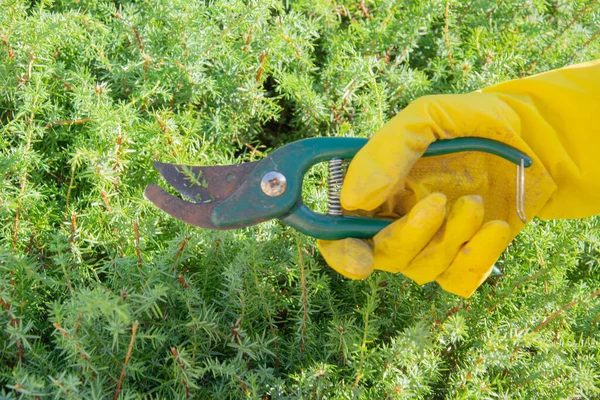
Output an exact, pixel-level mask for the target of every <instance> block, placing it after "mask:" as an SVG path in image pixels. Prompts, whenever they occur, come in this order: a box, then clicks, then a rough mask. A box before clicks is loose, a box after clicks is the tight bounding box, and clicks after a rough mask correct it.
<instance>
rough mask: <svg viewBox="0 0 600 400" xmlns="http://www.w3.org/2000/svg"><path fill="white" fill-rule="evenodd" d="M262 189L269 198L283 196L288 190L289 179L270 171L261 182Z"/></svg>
mask: <svg viewBox="0 0 600 400" xmlns="http://www.w3.org/2000/svg"><path fill="white" fill-rule="evenodd" d="M260 188H261V189H262V191H263V193H264V194H266V195H267V196H269V197H277V196H281V195H282V194H283V193H284V192H285V189H286V188H287V179H285V176H284V175H283V174H282V173H280V172H277V171H270V172H267V173H266V174H264V175H263V177H262V179H261V180H260Z"/></svg>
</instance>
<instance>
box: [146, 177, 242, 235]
mask: <svg viewBox="0 0 600 400" xmlns="http://www.w3.org/2000/svg"><path fill="white" fill-rule="evenodd" d="M144 195H145V196H146V198H147V199H148V200H150V201H151V202H152V203H154V205H155V206H156V207H158V208H160V209H161V210H163V211H164V212H166V213H167V214H169V215H170V216H172V217H174V218H177V219H178V220H180V221H183V222H185V223H187V224H190V225H194V226H199V227H201V228H208V229H221V230H222V229H235V228H243V227H246V226H248V225H249V224H237V225H234V226H230V227H227V228H223V227H219V226H216V225H214V224H213V223H212V220H211V213H212V212H213V210H214V209H215V208H216V207H217V206H218V205H219V204H220V203H221V201H212V202H209V203H204V204H201V203H200V204H199V203H191V202H189V201H185V200H181V199H179V198H177V197H175V196H172V195H171V194H169V193H167V192H166V191H165V190H164V189H163V188H161V187H160V186H158V185H155V184H150V185H148V186H147V187H146V190H145V191H144Z"/></svg>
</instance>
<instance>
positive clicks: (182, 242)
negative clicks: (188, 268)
mask: <svg viewBox="0 0 600 400" xmlns="http://www.w3.org/2000/svg"><path fill="white" fill-rule="evenodd" d="M188 240H190V235H187V236H186V237H185V238H183V240H182V241H181V243H180V244H179V249H177V252H176V253H175V257H173V263H174V264H176V263H177V260H179V257H181V253H182V252H183V249H184V248H185V245H186V244H187V242H188ZM173 269H175V267H173Z"/></svg>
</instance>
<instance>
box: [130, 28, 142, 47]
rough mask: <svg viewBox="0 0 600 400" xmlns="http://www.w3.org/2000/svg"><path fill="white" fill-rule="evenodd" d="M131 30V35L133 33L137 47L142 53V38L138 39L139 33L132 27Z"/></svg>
mask: <svg viewBox="0 0 600 400" xmlns="http://www.w3.org/2000/svg"><path fill="white" fill-rule="evenodd" d="M131 29H132V30H133V33H135V38H136V39H137V42H138V47H139V48H140V51H141V52H142V53H143V52H144V43H142V38H141V37H140V33H139V32H138V31H137V29H135V26H134V25H132V26H131Z"/></svg>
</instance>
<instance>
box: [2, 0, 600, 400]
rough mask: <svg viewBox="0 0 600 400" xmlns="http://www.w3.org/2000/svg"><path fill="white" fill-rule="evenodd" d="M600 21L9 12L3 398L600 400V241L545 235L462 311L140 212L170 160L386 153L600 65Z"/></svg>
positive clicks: (587, 8) (248, 10) (433, 3)
mask: <svg viewBox="0 0 600 400" xmlns="http://www.w3.org/2000/svg"><path fill="white" fill-rule="evenodd" d="M599 21H600V5H599V4H598V1H596V0H593V1H592V0H587V1H567V0H556V1H550V0H548V1H542V0H526V1H523V0H519V1H517V0H504V1H502V0H500V1H488V0H471V1H457V0H452V1H440V0H428V1H416V0H412V1H409V0H405V1H393V0H388V1H370V0H369V1H367V0H360V1H359V0H353V1H341V2H336V1H332V0H314V1H308V0H298V1H289V0H286V1H283V2H281V1H275V0H264V1H240V0H224V1H218V0H215V1H189V0H176V1H144V0H140V1H131V2H129V1H118V2H113V1H92V0H73V1H68V0H65V1H60V0H57V1H22V0H4V1H2V2H0V177H1V179H0V398H9V399H10V398H19V397H24V398H90V399H91V398H97V399H100V398H103V399H104V398H123V399H125V398H138V397H146V396H148V397H153V398H240V397H246V396H247V397H252V398H263V399H270V398H272V399H275V398H288V397H298V398H315V399H322V398H353V397H356V398H365V399H367V398H381V399H383V398H408V397H416V398H446V397H447V398H473V399H475V398H477V399H479V398H496V397H499V398H525V399H533V398H594V397H596V398H597V397H598V396H600V394H599V393H600V390H599V387H600V380H599V379H600V378H599V372H598V371H599V370H600V361H599V360H600V333H599V329H598V326H599V322H600V296H599V295H600V291H599V288H600V285H599V283H600V261H599V260H600V253H599V249H600V233H599V232H600V219H599V218H590V219H587V220H583V221H555V222H541V221H534V222H533V223H531V224H530V225H529V227H528V228H527V229H526V230H525V231H524V232H523V233H522V234H521V235H519V236H518V237H517V239H516V240H515V241H514V242H513V244H512V245H511V247H510V248H509V249H508V251H506V252H505V254H504V255H503V256H502V258H501V259H500V260H499V263H498V265H499V266H500V267H501V268H502V269H503V272H504V274H503V275H502V276H500V277H494V278H490V279H489V280H488V282H487V283H485V284H484V285H483V286H482V287H481V288H480V290H479V291H478V292H477V293H476V294H475V295H474V296H473V298H471V299H470V300H463V299H459V298H457V297H455V296H452V295H449V294H446V293H444V292H443V291H441V290H440V288H439V287H438V286H437V285H436V284H429V285H425V286H423V287H419V286H417V285H415V284H414V283H412V282H410V281H408V280H406V279H404V278H403V277H402V276H400V275H398V276H394V275H391V274H388V273H376V274H374V275H373V276H371V277H370V278H368V279H366V280H364V281H350V280H347V279H345V278H343V277H341V276H339V275H338V274H336V273H335V272H333V271H331V270H330V269H329V268H328V267H327V266H326V264H325V263H324V261H323V259H322V258H321V257H320V255H319V254H318V252H317V251H316V250H315V244H314V240H312V239H311V238H308V237H306V236H302V235H300V234H298V233H296V232H295V231H293V230H292V229H290V228H287V227H284V226H282V225H281V224H279V223H278V222H268V223H264V224H261V225H259V226H257V227H253V228H248V229H241V230H236V231H222V232H216V231H208V230H202V229H196V228H193V227H190V226H186V225H185V224H183V223H180V222H178V221H176V220H174V219H172V218H170V217H168V216H167V215H166V214H164V213H162V212H161V211H160V210H158V209H156V208H155V207H153V206H152V205H151V204H150V203H149V202H148V201H147V200H145V199H144V197H143V195H142V192H143V189H144V187H145V186H146V184H148V183H149V182H162V181H161V180H160V177H159V176H158V174H157V173H156V172H155V171H154V170H153V168H152V164H151V163H152V161H153V160H161V161H165V162H177V163H184V164H197V165H212V164H225V163H237V162H243V161H249V160H258V159H260V158H261V157H263V156H264V155H265V154H266V153H268V151H270V150H272V149H273V148H275V147H276V146H279V145H282V144H284V143H286V142H289V141H292V140H296V139H299V138H303V137H312V136H369V135H372V134H373V133H374V132H375V131H376V130H377V129H378V128H379V127H380V126H381V125H382V124H383V123H385V121H387V120H388V119H389V118H390V117H391V116H393V115H394V114H395V113H397V112H398V111H399V110H401V109H402V107H404V106H406V104H408V103H409V102H410V101H411V100H413V99H415V98H417V97H419V96H422V95H425V94H433V93H460V92H467V91H471V90H475V89H477V88H480V87H483V86H486V85H490V84H493V83H497V82H500V81H503V80H507V79H512V78H518V77H521V76H527V75H530V74H533V73H537V72H540V71H545V70H548V69H552V68H556V67H561V66H564V65H567V64H571V63H576V62H580V61H585V60H592V59H595V58H597V57H598V56H599V54H600V43H599V41H598V34H599V32H600V30H599V28H600V26H599ZM162 183H164V182H162ZM324 194H325V188H324V169H323V168H321V167H317V168H315V169H314V170H313V171H312V174H311V176H310V177H309V178H308V180H307V185H306V195H307V201H309V199H310V203H311V204H312V205H313V206H314V207H317V208H322V206H323V200H324Z"/></svg>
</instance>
